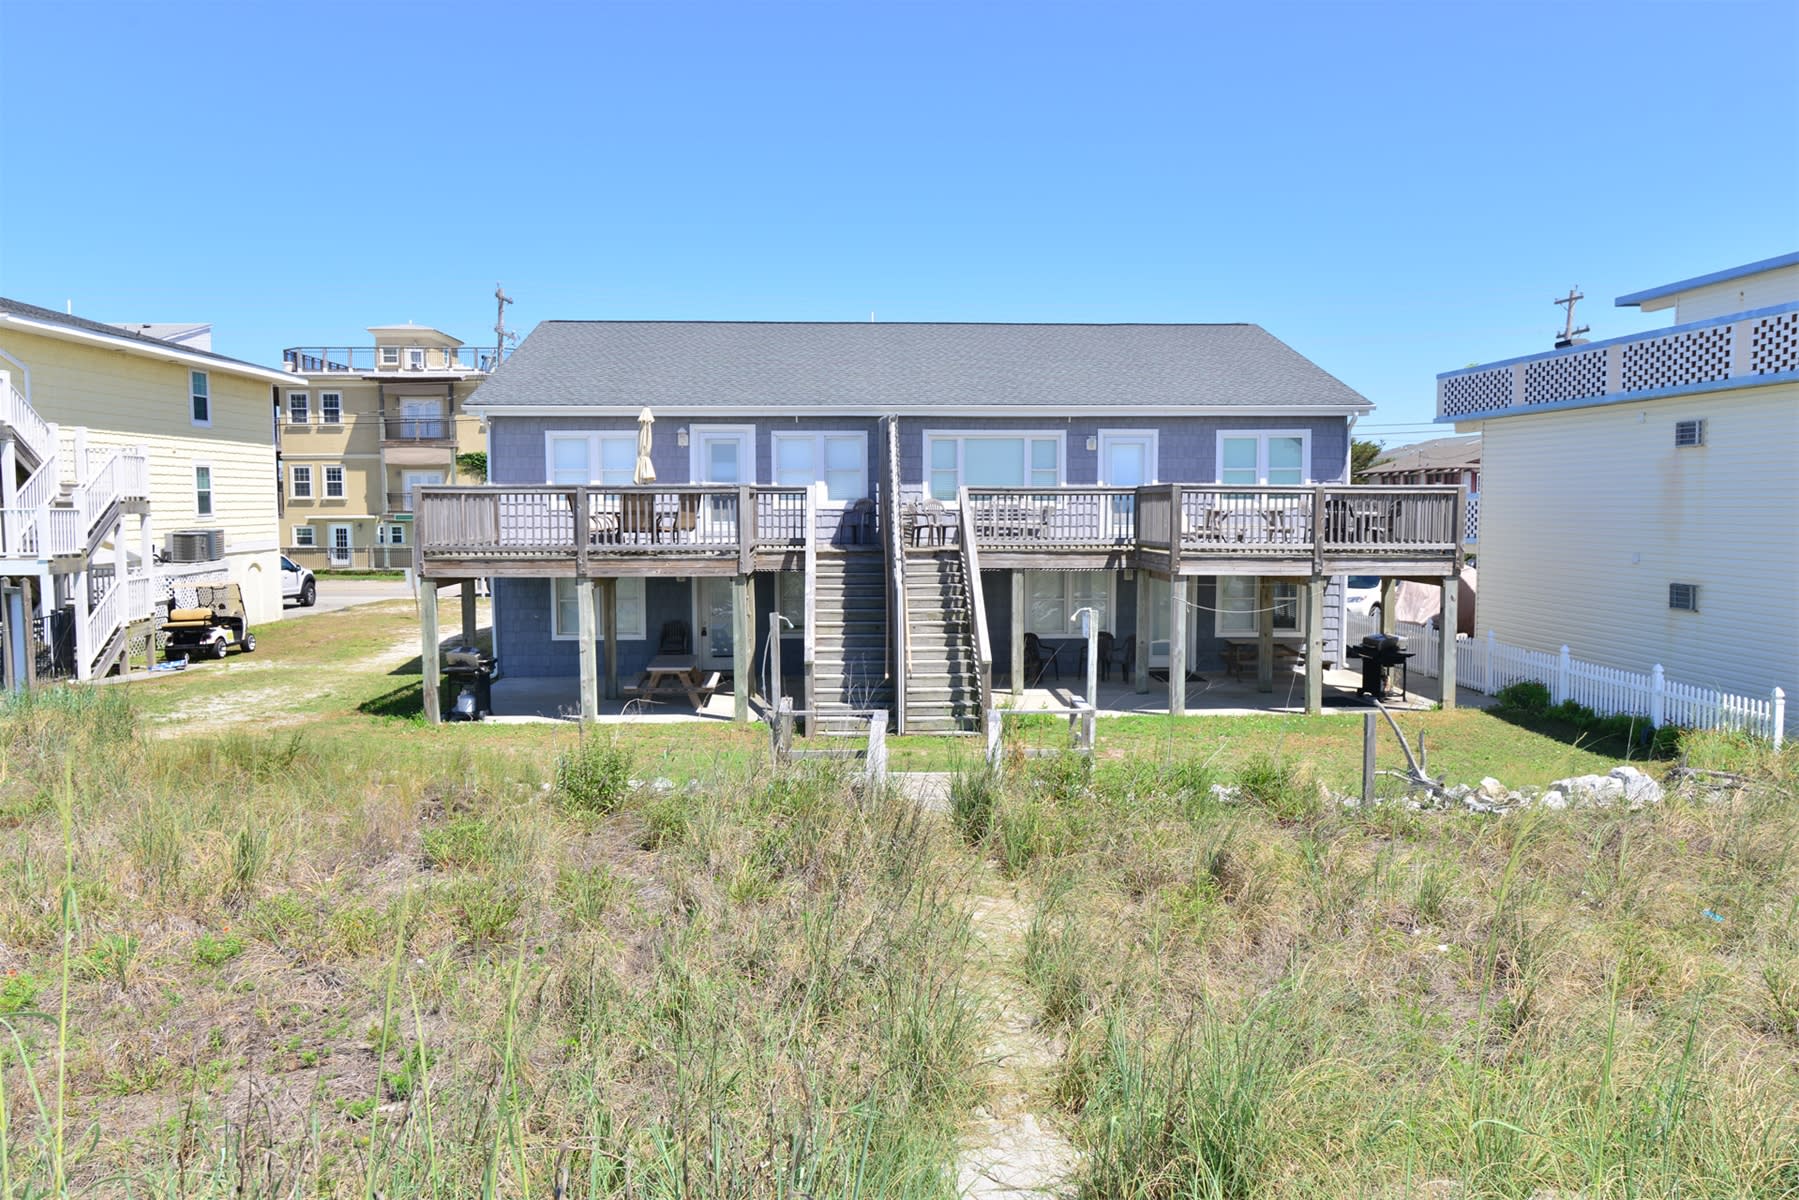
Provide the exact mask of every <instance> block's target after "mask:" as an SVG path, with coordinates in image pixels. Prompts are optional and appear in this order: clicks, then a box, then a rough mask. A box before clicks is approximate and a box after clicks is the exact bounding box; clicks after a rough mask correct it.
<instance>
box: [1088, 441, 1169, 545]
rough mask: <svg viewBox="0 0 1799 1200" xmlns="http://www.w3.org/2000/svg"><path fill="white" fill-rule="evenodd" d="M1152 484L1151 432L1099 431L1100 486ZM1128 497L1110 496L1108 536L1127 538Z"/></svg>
mask: <svg viewBox="0 0 1799 1200" xmlns="http://www.w3.org/2000/svg"><path fill="white" fill-rule="evenodd" d="M1155 481H1156V435H1155V432H1154V431H1153V430H1143V431H1120V430H1101V431H1100V435H1099V483H1100V486H1101V487H1128V488H1135V487H1143V486H1144V485H1145V484H1151V483H1154V482H1155ZM1136 510H1137V501H1136V498H1135V497H1132V496H1114V497H1112V502H1111V504H1110V505H1109V506H1108V514H1109V516H1110V518H1111V521H1112V524H1113V526H1114V528H1113V529H1111V530H1108V531H1107V532H1108V533H1110V534H1114V535H1117V536H1120V537H1127V536H1129V535H1130V534H1131V533H1132V532H1133V530H1132V522H1133V519H1134V517H1135V515H1136Z"/></svg>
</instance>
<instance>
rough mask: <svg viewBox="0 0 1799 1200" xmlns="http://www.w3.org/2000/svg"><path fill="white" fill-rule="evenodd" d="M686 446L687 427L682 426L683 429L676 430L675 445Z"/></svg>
mask: <svg viewBox="0 0 1799 1200" xmlns="http://www.w3.org/2000/svg"><path fill="white" fill-rule="evenodd" d="M686 444H687V426H685V425H683V426H681V428H679V429H677V430H675V445H677V446H685V445H686Z"/></svg>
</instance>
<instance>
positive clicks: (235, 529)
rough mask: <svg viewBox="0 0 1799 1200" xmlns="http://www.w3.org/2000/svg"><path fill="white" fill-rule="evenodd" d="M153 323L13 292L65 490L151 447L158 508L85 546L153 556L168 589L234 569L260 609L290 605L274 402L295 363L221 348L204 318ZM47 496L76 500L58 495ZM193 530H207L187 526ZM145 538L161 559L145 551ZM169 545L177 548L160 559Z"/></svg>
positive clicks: (8, 324)
mask: <svg viewBox="0 0 1799 1200" xmlns="http://www.w3.org/2000/svg"><path fill="white" fill-rule="evenodd" d="M143 328H149V329H162V328H164V327H161V326H148V327H145V326H132V327H121V326H115V325H107V324H103V323H101V322H98V321H90V320H85V319H83V318H80V317H75V316H70V315H67V314H64V313H60V312H57V311H55V310H53V309H45V308H39V307H37V306H35V305H30V304H23V303H20V302H17V301H13V300H4V299H0V352H3V357H0V368H3V369H5V370H7V371H8V373H9V375H10V376H11V387H13V388H15V389H17V392H18V394H19V397H20V400H19V403H20V405H21V406H22V408H21V411H25V410H26V409H29V410H30V411H32V412H35V413H36V414H37V415H38V416H39V417H41V419H42V420H43V421H44V422H48V423H50V424H52V425H54V426H55V427H56V428H57V434H56V438H55V440H56V443H57V444H56V446H55V448H54V451H53V457H55V458H59V459H60V485H59V486H60V491H61V492H62V493H63V495H64V496H65V497H66V496H67V495H68V494H70V489H71V488H82V487H86V486H88V485H89V483H90V482H91V481H90V480H89V478H88V476H89V475H90V474H91V473H93V472H95V471H98V470H99V469H100V466H101V465H102V464H104V462H105V461H106V460H107V458H108V457H109V456H112V455H113V454H114V452H117V454H118V455H120V456H127V455H128V456H129V457H130V459H131V463H130V464H129V465H130V470H131V472H133V473H136V472H137V471H138V470H139V468H138V467H137V466H136V465H135V464H136V463H137V462H138V461H140V459H142V460H147V468H145V469H146V470H147V499H148V513H147V514H139V513H137V512H135V511H134V512H133V514H132V515H133V517H134V520H135V518H137V517H138V516H143V517H144V521H143V522H142V523H141V524H140V525H138V526H136V527H134V528H132V529H130V530H129V531H126V532H125V537H126V544H125V545H123V546H119V545H116V544H115V543H116V542H117V540H118V533H117V531H110V532H104V533H103V539H102V540H101V541H98V542H96V543H95V544H94V545H92V546H89V545H87V544H86V543H85V542H84V543H83V546H84V552H85V553H87V554H88V555H89V556H90V557H93V558H94V559H95V560H96V561H102V562H111V561H112V559H113V557H114V555H113V552H115V551H116V559H117V562H118V563H119V564H121V565H123V566H124V567H125V568H126V570H125V572H122V573H121V577H124V575H125V574H132V575H133V576H134V577H135V572H136V570H138V569H143V570H144V571H145V572H146V575H147V576H155V577H156V579H157V580H158V582H157V584H156V586H157V587H158V588H164V589H166V587H167V586H168V583H169V581H170V580H174V579H180V578H182V577H184V575H191V574H193V572H194V571H197V570H201V569H205V570H206V571H208V572H210V574H211V575H212V577H214V578H217V577H220V576H228V577H229V578H230V579H231V580H232V581H234V582H236V583H238V584H239V585H240V586H241V587H242V589H243V593H244V603H245V606H246V608H247V610H248V616H249V618H250V620H251V621H252V622H261V621H270V620H276V619H279V617H280V616H281V578H280V551H281V543H280V537H279V532H278V527H279V526H278V518H279V511H278V508H277V503H276V498H275V497H274V496H273V495H272V494H271V490H270V488H269V481H270V480H271V479H273V478H274V477H275V466H276V460H275V436H274V425H273V421H272V413H271V406H272V404H273V403H274V400H275V397H276V395H277V393H278V390H279V389H278V386H277V385H280V384H283V383H285V382H287V381H288V380H289V379H290V376H288V375H287V374H286V373H285V372H282V371H278V370H276V369H274V368H272V367H261V366H257V365H255V364H253V363H247V362H242V361H240V360H238V359H234V358H227V357H225V356H224V355H220V354H214V353H212V352H211V350H210V349H209V348H207V347H208V346H209V345H210V340H209V338H208V337H206V336H204V335H200V334H196V333H195V332H194V327H192V326H171V327H168V328H170V329H175V330H179V331H182V332H181V334H180V337H179V340H173V341H170V340H164V339H163V338H161V337H155V336H148V335H146V334H144V333H141V332H136V330H138V329H143ZM15 453H16V452H15ZM16 470H17V469H16ZM121 470H123V466H122V467H121ZM108 486H110V485H108ZM47 506H48V507H50V508H55V509H59V510H61V509H66V508H67V507H68V506H67V502H66V500H56V499H50V500H49V501H47ZM93 515H94V514H93V513H89V514H87V516H89V517H92V516H93ZM51 516H52V517H53V519H55V520H57V521H60V520H62V519H63V518H62V517H61V516H59V515H57V514H55V513H53V514H51ZM151 518H153V520H154V523H155V528H154V532H153V533H152V531H151V530H150V529H149V528H148V521H149V520H150V519H151ZM188 531H196V535H195V536H177V535H182V534H185V533H187V532H188ZM96 536H97V537H99V536H102V535H100V534H97V535H96ZM108 546H110V547H112V550H111V551H107V552H105V553H102V551H103V550H104V549H105V547H108ZM214 549H216V550H217V551H218V554H217V556H216V557H215V556H214V555H213V554H212V551H213V550H214ZM146 552H148V553H149V556H150V558H151V559H152V561H151V562H143V561H142V560H143V558H144V557H145V553H146ZM157 556H163V557H166V558H169V559H172V560H174V561H170V562H166V563H161V564H158V563H156V562H154V561H153V560H154V558H155V557H157ZM199 559H205V560H207V561H197V560H199ZM134 560H135V561H136V567H133V566H132V563H133V561H134ZM45 574H46V578H47V577H48V572H46V573H45ZM93 591H94V595H95V596H96V597H98V596H100V595H101V592H100V591H99V589H93Z"/></svg>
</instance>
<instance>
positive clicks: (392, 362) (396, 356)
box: [381, 346, 400, 367]
mask: <svg viewBox="0 0 1799 1200" xmlns="http://www.w3.org/2000/svg"><path fill="white" fill-rule="evenodd" d="M381 365H382V366H384V367H397V366H399V365H400V348H399V347H398V346H383V347H381Z"/></svg>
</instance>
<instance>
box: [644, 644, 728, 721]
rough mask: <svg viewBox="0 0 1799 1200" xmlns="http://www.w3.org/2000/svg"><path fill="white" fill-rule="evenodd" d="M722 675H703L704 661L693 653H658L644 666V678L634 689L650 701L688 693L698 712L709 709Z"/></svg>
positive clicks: (714, 673)
mask: <svg viewBox="0 0 1799 1200" xmlns="http://www.w3.org/2000/svg"><path fill="white" fill-rule="evenodd" d="M720 678H721V676H720V674H719V672H717V671H713V672H711V673H710V674H708V675H706V676H702V675H701V674H700V660H699V659H698V658H697V657H695V656H694V655H691V654H658V655H657V656H656V657H655V658H652V659H651V660H650V661H649V664H648V665H647V666H646V667H644V669H643V675H642V677H641V678H640V679H639V680H638V681H637V683H636V685H635V686H633V687H632V688H631V689H630V690H631V691H632V692H634V693H635V694H637V695H638V696H640V697H642V698H643V699H646V700H655V699H658V698H661V697H670V696H678V695H680V694H682V693H685V694H686V696H687V699H688V701H689V702H691V703H692V704H693V707H694V709H695V711H698V710H700V709H702V708H705V707H706V701H708V700H710V699H712V693H713V692H715V691H717V690H718V684H719V680H720Z"/></svg>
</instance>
